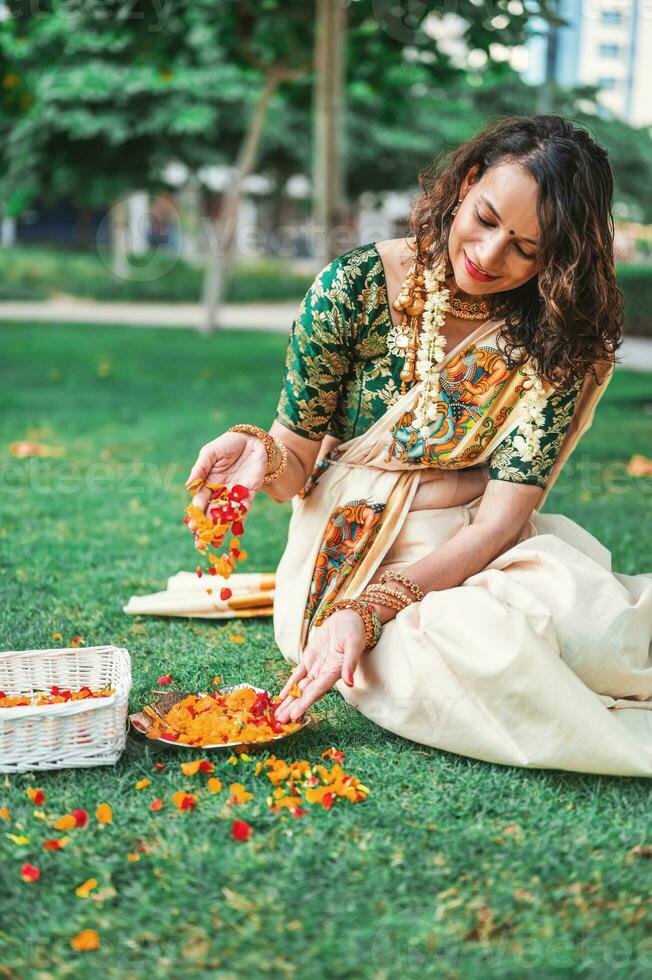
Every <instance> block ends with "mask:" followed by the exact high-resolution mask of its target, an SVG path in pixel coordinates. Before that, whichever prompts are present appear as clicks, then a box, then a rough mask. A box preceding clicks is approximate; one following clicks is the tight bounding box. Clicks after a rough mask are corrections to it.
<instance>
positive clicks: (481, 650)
mask: <svg viewBox="0 0 652 980" xmlns="http://www.w3.org/2000/svg"><path fill="white" fill-rule="evenodd" d="M500 326H501V324H500V323H498V322H496V321H487V322H486V323H483V324H481V325H480V326H479V327H478V328H477V329H476V330H475V331H474V332H473V333H472V334H471V336H470V337H467V338H466V339H465V340H464V342H463V344H461V345H458V347H456V348H455V349H454V350H452V351H451V352H450V353H449V354H448V355H447V357H446V358H445V360H444V361H443V362H442V364H441V365H440V367H441V368H442V369H443V368H445V367H446V365H447V364H449V363H450V361H451V360H452V359H453V358H454V357H456V356H457V355H458V354H459V353H460V350H462V351H463V350H466V349H467V348H468V346H469V345H470V344H472V343H475V342H480V341H482V342H483V343H487V342H488V343H489V344H490V345H491V344H492V343H493V342H495V339H496V336H497V334H498V332H499V329H500ZM612 372H613V365H611V364H608V365H601V366H600V368H599V369H598V377H599V380H600V381H602V384H596V382H595V380H594V379H593V377H592V376H587V378H586V379H585V381H584V384H583V387H582V390H581V393H580V397H579V401H578V404H577V406H576V409H575V412H574V414H573V417H572V420H571V423H570V426H569V428H568V430H567V432H566V435H565V437H564V441H563V443H562V446H561V449H560V452H559V454H558V456H557V458H556V461H555V464H554V467H553V469H552V472H551V474H550V476H549V479H548V483H547V486H546V489H545V493H544V497H543V499H542V501H541V503H540V505H539V507H541V506H542V504H543V502H544V501H545V499H546V497H547V494H548V492H549V491H550V489H551V487H552V486H553V484H554V482H555V481H556V479H557V477H558V476H559V473H560V471H561V469H562V467H563V466H564V464H565V462H566V461H567V460H568V457H569V456H570V454H571V453H572V452H573V450H574V449H575V447H576V445H577V442H578V440H579V439H580V438H581V436H582V434H583V433H584V432H586V430H587V429H588V428H589V426H590V425H591V423H592V420H593V415H594V412H595V408H596V405H597V403H598V401H599V399H600V398H601V396H602V394H603V393H604V390H605V389H606V386H607V384H608V381H609V380H610V378H611V375H612ZM523 380H524V377H523V374H522V371H520V370H519V369H516V370H514V371H513V372H511V373H509V374H508V376H507V377H506V378H503V379H502V382H501V383H500V384H498V385H496V387H495V393H494V395H493V396H492V398H491V399H490V407H489V408H488V409H487V410H486V411H485V413H484V414H483V415H482V416H481V417H480V418H479V419H478V421H477V423H476V424H475V425H472V426H471V427H470V428H469V430H468V431H467V432H466V434H465V435H464V438H463V439H462V440H461V441H460V442H459V445H458V446H457V447H456V448H455V449H454V450H453V452H451V453H450V454H449V455H448V456H447V458H446V460H445V462H443V463H442V465H441V467H440V466H437V467H436V469H440V468H441V479H442V486H444V485H446V487H447V490H448V489H450V488H451V486H453V487H454V488H457V489H458V490H459V487H460V483H459V481H464V480H465V478H466V479H468V474H467V475H466V476H465V472H464V471H465V469H467V468H468V467H469V466H476V465H478V464H482V463H483V462H486V461H487V460H488V458H489V457H490V455H491V453H492V452H493V451H494V449H495V448H496V447H497V446H498V445H499V444H500V442H501V441H502V440H503V439H504V438H505V437H506V436H507V435H508V434H509V433H511V432H512V431H513V430H514V428H515V427H516V426H518V425H519V423H520V422H521V421H522V420H523V412H524V407H523V406H524V402H525V399H524V398H523V397H522V395H523V385H522V383H523ZM419 388H420V386H419V385H417V386H415V387H414V388H412V389H411V390H410V391H408V392H407V393H406V394H405V395H403V396H402V397H401V398H400V399H399V400H398V401H397V402H396V404H395V405H393V406H391V407H390V408H389V409H388V410H387V412H386V413H385V415H384V416H383V417H382V418H380V419H379V420H378V421H377V422H376V423H375V424H374V425H373V426H372V427H371V428H370V429H369V430H368V431H367V432H365V433H363V434H362V435H360V436H357V437H356V438H354V439H350V440H348V441H347V442H344V443H341V444H340V445H339V446H338V447H337V448H336V449H335V450H334V451H333V452H331V453H330V454H327V456H326V457H325V459H324V460H323V461H322V462H320V463H319V464H318V466H317V467H316V468H315V472H314V473H313V475H312V477H311V478H310V480H309V481H308V483H307V484H306V487H305V488H304V491H303V492H302V494H300V495H297V496H295V497H294V498H293V501H292V517H291V520H290V526H289V531H288V542H287V545H286V548H285V551H284V553H283V556H282V558H281V562H280V564H279V567H278V569H277V573H276V595H275V603H274V629H275V638H276V642H277V644H278V646H279V648H280V650H281V653H282V654H283V657H284V658H285V659H286V660H288V661H289V662H291V663H292V664H297V663H299V661H300V659H301V656H302V652H303V650H304V649H305V644H306V640H307V637H308V632H309V629H310V627H311V624H312V622H313V621H314V618H315V616H316V614H317V612H318V611H319V610H320V609H322V608H323V607H324V605H325V604H327V603H329V602H332V601H333V600H334V599H336V598H351V597H356V596H359V595H360V593H361V592H362V591H363V589H364V588H365V586H366V585H367V584H368V583H369V582H371V581H376V580H377V579H378V578H379V577H380V574H381V573H382V572H383V571H384V570H385V569H388V568H392V569H402V568H405V567H406V566H408V565H410V564H412V563H413V562H415V561H417V560H419V559H420V558H422V557H424V556H425V555H427V554H428V553H430V552H431V551H432V550H433V549H435V548H437V547H438V546H440V545H442V544H444V543H445V542H446V541H448V540H449V539H450V538H451V537H452V536H453V535H454V534H455V533H456V532H457V531H458V530H459V529H460V528H462V527H464V526H465V525H467V524H469V523H471V522H472V521H473V519H474V517H475V514H476V513H477V509H478V507H479V505H480V501H481V499H482V493H481V494H479V495H478V496H476V497H474V498H473V499H472V500H469V501H468V502H467V503H463V504H459V505H454V506H440V507H437V508H433V509H428V510H411V504H412V501H413V498H414V495H415V493H416V490H417V487H418V485H419V481H420V479H421V477H422V476H423V474H424V473H425V472H427V471H430V474H432V471H433V467H432V466H431V465H430V466H425V465H420V464H419V463H418V462H417V463H416V465H415V463H412V462H405V461H401V460H399V459H397V458H396V457H395V456H392V455H391V453H390V451H389V447H390V446H391V444H392V438H393V437H395V436H396V432H397V426H400V424H401V421H402V419H404V417H405V413H406V412H409V411H410V409H411V408H412V407H413V406H414V404H415V402H416V397H417V394H418V392H419ZM551 391H552V388H547V389H546V393H550V392H551ZM485 485H486V483H485ZM442 499H444V498H443V497H442ZM448 499H451V498H450V497H449V498H448ZM354 680H355V683H354V687H353V688H349V687H347V686H346V685H345V684H344V683H343V682H342V681H338V682H337V683H336V685H335V687H336V688H337V690H338V691H339V692H340V694H341V695H342V696H343V697H344V698H345V700H346V701H347V702H348V703H349V704H350V705H351V706H352V707H355V708H357V709H358V710H359V711H361V712H362V713H363V714H364V715H365V716H366V717H367V718H369V719H370V720H372V721H374V722H376V724H378V725H380V726H381V727H383V728H385V729H387V730H388V731H391V732H394V733H395V734H397V735H401V736H403V737H404V738H408V739H411V740H413V741H414V742H417V743H421V744H424V745H430V746H434V747H436V748H440V749H445V750H447V751H450V752H455V753H458V754H460V755H465V756H470V757H472V758H475V759H482V760H485V761H488V762H496V763H501V764H504V765H516V766H528V767H535V768H553V769H565V770H571V771H576V772H586V773H604V774H613V775H621V776H643V775H645V776H650V775H652V573H650V574H640V575H632V576H630V575H622V574H618V573H615V572H612V570H611V556H610V553H609V551H608V550H607V549H606V548H605V547H604V546H603V545H602V544H601V543H600V542H599V541H598V540H597V539H596V538H594V537H593V536H592V535H591V534H590V533H589V532H588V531H586V530H584V529H583V528H582V527H580V526H579V525H578V524H576V523H575V522H573V521H571V520H569V519H568V518H566V517H564V516H562V515H560V514H541V513H539V510H536V511H534V512H533V514H532V517H531V519H530V521H529V523H528V525H527V527H526V528H525V529H524V531H523V533H522V534H521V537H520V539H519V541H518V542H517V544H516V545H514V546H513V547H511V548H509V549H508V550H507V551H505V552H503V553H502V554H501V555H499V556H498V557H497V558H495V559H494V560H493V561H492V562H490V563H489V564H488V565H487V566H486V567H485V568H483V569H482V570H481V571H479V572H477V573H476V574H474V575H472V576H470V577H469V578H467V579H466V580H465V581H464V582H462V583H461V584H460V585H459V586H457V587H456V588H451V589H444V590H434V591H431V592H428V593H427V595H426V597H425V599H423V600H422V601H421V602H417V603H413V604H412V605H410V606H409V607H408V608H407V609H405V610H403V611H402V612H400V613H398V615H397V616H396V617H395V618H394V619H393V620H391V621H390V622H389V623H387V624H386V625H385V626H384V627H383V633H382V636H381V639H380V641H379V642H378V644H377V645H376V647H375V648H374V649H373V650H372V651H370V652H369V653H365V654H364V655H363V657H362V659H361V661H360V663H359V665H358V667H357V669H356V672H355V675H354Z"/></svg>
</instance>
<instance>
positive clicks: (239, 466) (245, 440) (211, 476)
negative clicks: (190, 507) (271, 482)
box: [185, 432, 267, 547]
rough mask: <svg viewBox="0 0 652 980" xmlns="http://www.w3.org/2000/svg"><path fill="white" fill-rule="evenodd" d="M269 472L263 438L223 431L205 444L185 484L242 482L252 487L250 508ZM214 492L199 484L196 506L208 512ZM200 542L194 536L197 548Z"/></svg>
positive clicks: (189, 525) (191, 528)
mask: <svg viewBox="0 0 652 980" xmlns="http://www.w3.org/2000/svg"><path fill="white" fill-rule="evenodd" d="M266 472H267V453H266V451H265V446H264V444H263V441H262V439H259V438H258V437H257V436H252V435H247V434H246V433H244V432H224V433H223V434H222V435H221V436H218V437H217V439H213V441H212V442H207V443H206V445H205V446H202V448H201V449H200V451H199V456H198V457H197V461H196V462H195V465H194V466H193V468H192V469H191V471H190V475H189V476H188V479H187V480H186V483H185V485H186V487H188V486H189V485H190V484H191V483H192V482H193V481H194V480H203V481H204V482H205V483H206V482H208V483H221V484H224V485H225V486H226V487H227V488H228V489H231V487H234V486H235V485H236V484H240V485H241V486H243V487H247V489H248V490H249V496H248V497H247V498H246V501H245V503H246V506H247V510H249V508H250V507H251V504H252V502H253V499H254V497H255V496H256V492H257V491H258V490H260V488H261V487H262V486H263V480H264V477H265V473H266ZM212 494H213V491H212V490H211V489H210V488H209V487H199V489H198V490H197V492H196V493H195V495H194V497H193V498H192V502H193V504H194V506H195V507H199V509H200V510H201V511H203V513H204V514H205V513H206V508H207V507H208V503H209V501H210V499H211V497H212ZM188 528H189V529H190V530H191V531H193V532H194V531H195V530H196V528H195V525H194V524H193V523H192V521H190V522H189V523H188ZM197 545H198V541H197V538H196V537H195V547H197Z"/></svg>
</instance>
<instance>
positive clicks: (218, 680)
mask: <svg viewBox="0 0 652 980" xmlns="http://www.w3.org/2000/svg"><path fill="white" fill-rule="evenodd" d="M221 683H222V678H221V677H220V675H219V674H216V675H215V677H214V678H213V684H214V685H215V687H219V686H220V684H221Z"/></svg>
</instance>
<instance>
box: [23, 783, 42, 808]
mask: <svg viewBox="0 0 652 980" xmlns="http://www.w3.org/2000/svg"><path fill="white" fill-rule="evenodd" d="M27 795H28V796H29V798H30V800H31V801H32V803H35V804H36V806H42V805H43V804H44V803H45V793H44V792H43V790H42V789H38V788H37V787H34V786H28V787H27Z"/></svg>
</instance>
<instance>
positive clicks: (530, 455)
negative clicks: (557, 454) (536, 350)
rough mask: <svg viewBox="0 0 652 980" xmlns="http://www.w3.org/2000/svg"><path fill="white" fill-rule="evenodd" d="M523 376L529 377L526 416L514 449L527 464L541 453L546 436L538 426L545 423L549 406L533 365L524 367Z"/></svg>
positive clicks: (524, 385)
mask: <svg viewBox="0 0 652 980" xmlns="http://www.w3.org/2000/svg"><path fill="white" fill-rule="evenodd" d="M523 374H525V375H527V378H526V380H525V381H524V382H523V388H524V389H525V395H524V396H523V400H524V401H525V413H526V414H525V418H524V419H523V421H522V422H521V423H520V425H519V426H518V428H517V430H516V431H517V432H518V433H520V434H519V435H517V436H516V437H515V438H514V449H515V450H516V451H517V452H518V454H519V456H520V457H521V459H522V460H523V462H524V463H527V462H529V461H530V460H531V459H534V457H535V456H536V454H537V452H538V451H539V447H540V441H541V436H542V435H543V434H544V430H543V429H540V428H537V426H540V425H543V424H544V423H545V417H544V415H543V410H544V408H545V407H546V405H547V404H548V399H547V397H546V395H545V394H543V384H542V383H541V380H540V378H538V377H537V374H536V371H535V369H534V368H533V367H532V366H531V365H529V364H525V365H524V366H523Z"/></svg>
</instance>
